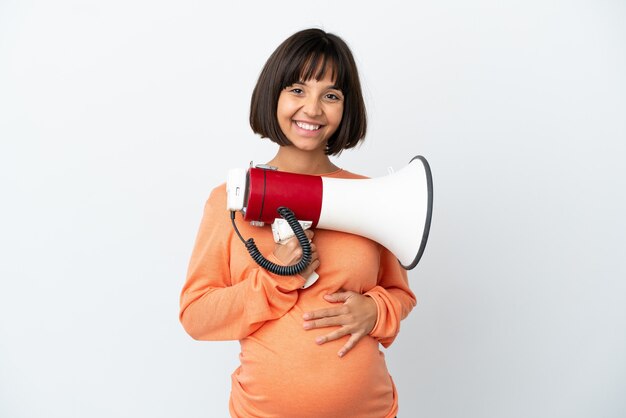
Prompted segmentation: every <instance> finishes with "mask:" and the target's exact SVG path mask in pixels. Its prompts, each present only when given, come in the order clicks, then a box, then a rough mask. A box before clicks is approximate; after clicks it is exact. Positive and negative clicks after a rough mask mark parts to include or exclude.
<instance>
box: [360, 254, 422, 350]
mask: <svg viewBox="0 0 626 418" xmlns="http://www.w3.org/2000/svg"><path fill="white" fill-rule="evenodd" d="M365 294H366V295H368V296H370V297H372V298H373V299H374V301H375V302H376V306H377V308H378V316H377V319H376V325H375V326H374V329H373V330H372V331H371V332H370V335H371V336H372V337H374V338H376V339H378V340H379V341H380V343H381V344H382V345H383V346H384V347H389V346H390V345H391V343H392V342H393V340H394V339H395V338H396V336H397V335H398V332H400V321H401V320H402V319H404V318H406V317H407V315H408V314H409V312H411V310H412V309H413V308H414V307H415V305H416V299H415V295H414V294H413V292H412V291H411V289H410V288H409V283H408V276H407V272H406V270H404V269H403V268H402V267H401V266H400V263H398V260H397V259H396V257H395V256H394V255H393V254H392V253H391V252H389V251H388V250H387V249H385V248H382V247H381V254H380V270H379V273H378V284H377V285H376V286H375V287H374V288H372V289H370V290H369V291H368V292H366V293H365Z"/></svg>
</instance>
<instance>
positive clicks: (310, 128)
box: [296, 121, 320, 131]
mask: <svg viewBox="0 0 626 418" xmlns="http://www.w3.org/2000/svg"><path fill="white" fill-rule="evenodd" d="M296 125H298V126H299V127H300V128H302V129H306V130H307V131H316V130H318V129H319V128H320V125H309V124H308V123H304V122H298V121H296Z"/></svg>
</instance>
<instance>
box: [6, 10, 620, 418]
mask: <svg viewBox="0 0 626 418" xmlns="http://www.w3.org/2000/svg"><path fill="white" fill-rule="evenodd" d="M409 3H410V2H406V3H404V2H399V1H391V0H388V1H384V2H375V3H373V2H372V3H369V2H363V1H359V2H356V1H355V2H340V1H317V2H313V3H311V2H309V3H306V2H292V1H275V2H270V1H268V2H252V1H250V2H241V1H240V2H231V3H226V2H221V3H215V2H209V1H192V0H178V1H147V0H145V1H142V0H123V1H122V0H111V1H78V0H76V1H70V0H57V1H24V0H22V1H17V0H0V139H1V147H0V182H1V184H0V186H1V187H0V196H1V206H0V215H1V216H0V260H1V263H0V416H1V417H7V418H21V417H24V418H26V417H28V418H32V417H42V418H43V417H45V418H56V417H59V418H60V417H63V418H67V417H77V418H84V417H90V418H91V417H93V418H100V417H103V418H104V417H107V418H108V417H133V418H134V417H151V418H152V417H189V418H192V417H225V416H227V414H228V413H227V403H228V394H229V389H230V373H231V372H232V370H233V369H234V368H235V367H236V365H237V362H238V358H237V355H238V343H237V342H196V341H193V340H192V339H191V338H190V337H188V336H187V335H186V334H185V333H184V331H183V329H182V327H181V326H180V325H179V323H178V318H177V315H178V296H179V292H180V288H181V286H182V284H183V281H184V276H185V271H186V267H187V262H188V258H189V255H190V252H191V248H192V245H193V240H194V238H195V234H196V228H197V226H198V224H199V221H200V216H201V213H202V207H203V204H204V201H205V199H206V198H207V196H208V194H209V192H210V190H211V188H212V187H214V186H215V185H217V184H218V183H221V182H223V181H224V180H225V176H226V172H227V170H228V169H229V168H232V167H245V166H247V164H248V163H249V162H250V161H251V160H254V161H255V162H256V163H260V162H265V161H267V160H268V159H269V158H270V157H271V156H272V155H273V153H274V151H275V147H274V145H273V144H272V143H270V142H269V141H266V140H261V139H259V138H258V137H256V136H255V135H253V134H252V132H251V130H250V128H249V126H248V119H247V118H248V106H249V98H250V94H251V92H252V88H253V86H254V84H255V82H256V78H257V76H258V74H259V71H260V70H261V67H262V65H263V63H264V62H265V60H266V59H267V57H268V56H269V54H270V53H271V52H272V51H273V50H274V48H275V47H276V46H278V44H279V43H280V42H281V41H282V40H283V39H285V38H286V37H287V36H289V35H291V34H292V33H293V32H295V31H297V30H300V29H304V28H307V27H311V26H314V27H321V28H323V29H326V30H328V31H330V32H333V33H337V34H339V35H340V36H342V37H343V38H344V39H345V40H346V41H347V42H348V44H349V45H350V46H351V48H352V50H353V52H354V54H355V56H356V59H357V61H358V65H359V68H360V70H361V73H362V82H363V85H364V90H365V95H366V99H367V104H368V110H369V116H370V130H369V133H368V137H367V140H366V142H365V144H364V145H363V146H362V147H360V149H358V150H355V151H347V152H345V153H344V154H343V155H342V156H341V157H340V158H338V159H337V160H336V161H335V162H336V163H337V164H338V165H340V166H342V167H344V168H346V169H348V170H351V171H355V172H359V173H362V174H366V175H369V176H372V177H376V176H382V175H385V174H386V173H387V167H388V166H393V167H394V168H396V169H398V168H401V167H403V166H404V165H405V164H406V163H408V161H409V160H410V159H411V157H413V156H414V155H417V154H421V155H424V156H426V157H427V159H428V160H429V162H430V164H431V167H432V170H433V176H434V182H435V208H434V219H433V225H432V230H431V237H430V241H429V242H428V246H427V249H426V252H425V254H424V258H423V259H422V261H421V263H420V264H419V265H418V267H417V268H416V269H414V270H413V271H411V273H410V280H411V285H412V288H413V289H414V291H415V293H416V294H417V296H418V298H419V305H418V306H417V308H416V309H415V310H414V311H413V312H412V313H411V315H410V317H409V318H408V319H407V320H405V321H404V322H403V325H402V331H401V334H400V336H399V338H398V339H397V340H396V342H395V343H394V345H392V347H391V348H390V349H389V350H386V355H387V359H388V364H389V368H390V370H391V373H392V375H393V376H394V379H395V382H396V384H397V387H398V391H399V396H400V416H401V417H402V418H409V417H429V418H456V417H464V418H502V417H505V418H517V417H519V418H522V417H524V418H527V417H538V418H540V417H546V418H554V417H564V418H565V417H567V418H588V417H589V418H591V417H593V418H596V417H604V418H608V417H611V418H613V417H615V418H617V417H624V416H626V396H624V394H625V393H626V283H625V282H626V267H625V259H626V245H625V236H626V221H625V215H624V214H626V198H625V192H624V190H626V168H625V164H624V157H625V154H626V76H625V74H626V41H625V40H626V25H625V24H624V22H626V4H625V3H624V2H623V1H617V0H615V1H610V0H600V1H598V0H588V1H534V0H531V1H508V2H507V1H496V0H479V1H471V2H469V1H460V0H459V1H450V0H437V1H434V0H430V1H419V2H412V3H413V4H411V5H410V6H407V4H409ZM399 209H400V214H402V212H401V210H402V208H399ZM312 390H314V388H312Z"/></svg>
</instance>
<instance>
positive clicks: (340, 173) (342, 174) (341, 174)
mask: <svg viewBox="0 0 626 418" xmlns="http://www.w3.org/2000/svg"><path fill="white" fill-rule="evenodd" d="M324 177H332V178H336V179H368V178H369V177H367V176H364V175H362V174H357V173H353V172H351V171H348V170H344V169H339V170H337V171H334V172H332V173H329V174H327V175H324Z"/></svg>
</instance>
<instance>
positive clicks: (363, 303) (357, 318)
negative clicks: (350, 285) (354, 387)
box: [303, 291, 378, 357]
mask: <svg viewBox="0 0 626 418" xmlns="http://www.w3.org/2000/svg"><path fill="white" fill-rule="evenodd" d="M324 299H325V300H326V301H327V302H332V303H341V302H343V305H342V306H337V307H333V308H326V309H319V310H317V311H313V312H307V313H305V314H304V315H303V319H304V320H305V322H304V325H303V326H304V329H315V328H324V327H331V326H339V329H337V330H335V331H333V332H331V333H329V334H327V335H324V336H321V337H318V338H317V339H316V340H315V342H316V343H318V344H324V343H327V342H328V341H333V340H336V339H338V338H341V337H343V336H344V335H348V334H351V335H350V338H349V339H348V341H347V342H346V344H345V345H344V346H343V347H342V348H341V350H339V353H338V355H339V357H343V356H344V355H345V354H346V353H347V352H348V351H350V350H351V349H352V348H353V347H354V346H355V345H356V343H357V342H358V341H359V340H360V339H361V338H363V337H365V336H366V335H368V334H369V333H370V332H371V331H372V329H374V326H375V325H376V318H377V315H378V308H377V307H376V302H374V300H373V299H372V298H371V297H369V296H365V295H361V294H360V293H356V292H352V291H345V292H337V293H333V294H331V295H326V296H324Z"/></svg>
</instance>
